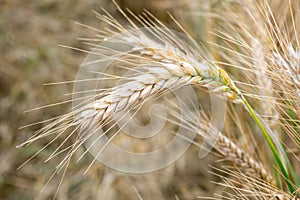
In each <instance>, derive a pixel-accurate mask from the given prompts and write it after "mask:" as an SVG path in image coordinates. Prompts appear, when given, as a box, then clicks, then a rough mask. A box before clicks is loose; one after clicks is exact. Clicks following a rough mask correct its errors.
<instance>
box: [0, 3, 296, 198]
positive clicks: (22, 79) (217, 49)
mask: <svg viewBox="0 0 300 200" xmlns="http://www.w3.org/2000/svg"><path fill="white" fill-rule="evenodd" d="M117 4H118V5H120V6H121V8H123V9H125V8H127V7H128V8H129V9H130V10H131V11H132V12H133V13H135V14H137V15H138V14H141V13H142V12H143V9H147V10H149V11H150V12H151V13H153V15H155V16H156V17H157V18H158V19H159V20H160V21H162V22H163V23H164V24H165V25H166V26H167V27H168V28H170V29H175V30H177V31H180V28H179V27H178V26H177V25H176V23H175V22H174V20H172V18H171V17H170V16H169V15H168V12H170V13H171V14H172V15H173V16H174V18H175V19H176V20H177V21H178V22H179V23H180V24H181V25H182V26H183V27H184V28H185V29H186V30H187V31H188V32H189V33H190V34H191V35H192V37H193V38H194V39H195V40H196V41H197V42H199V43H201V44H203V46H204V47H205V48H207V51H208V52H210V54H211V57H212V58H213V59H214V60H215V62H216V63H217V64H219V65H220V66H221V67H222V68H223V69H224V70H225V71H227V72H228V74H229V76H230V77H231V78H233V79H234V80H235V81H236V82H235V83H236V85H237V87H238V88H239V89H240V90H241V91H242V92H243V93H244V94H245V96H246V98H247V99H248V100H249V102H250V104H251V105H252V106H253V107H254V108H255V110H256V111H257V112H258V113H259V114H260V116H261V117H262V118H263V119H264V120H265V122H266V123H267V124H268V126H269V127H270V128H271V129H272V131H274V132H276V134H277V136H278V138H279V140H280V141H281V142H282V143H283V144H284V145H283V146H284V148H285V149H286V152H287V155H288V157H289V159H290V162H291V165H292V166H293V168H294V170H295V173H296V176H297V177H298V179H299V177H300V167H299V166H300V165H299V163H300V157H299V144H300V142H299V141H300V137H299V128H300V123H299V120H300V118H299V116H300V101H299V98H300V93H299V91H300V85H297V83H298V84H299V82H300V46H299V40H298V37H300V34H299V33H300V30H299V29H300V28H299V21H298V20H300V13H299V12H300V3H299V1H297V0H294V1H292V0H291V1H288V0H286V1H280V0H272V1H254V0H246V1H231V0H222V1H220V0H213V1H205V0H197V1H189V0H183V1H177V0H175V1H171V0H153V1H147V2H144V1H130V0H120V1H117ZM264 5H268V6H264ZM101 7H103V8H104V9H105V10H107V11H108V12H109V13H110V14H111V15H112V16H113V17H114V18H116V19H117V20H119V21H120V22H122V23H126V20H125V19H124V17H122V15H121V14H120V12H118V11H117V8H116V6H115V5H114V4H113V3H112V1H110V0H97V1H96V0H91V1H83V0H72V1H60V0H41V1H29V0H24V1H18V0H6V1H5V0H3V1H0V51H1V59H0V66H1V67H0V71H1V75H2V76H1V79H0V87H1V89H0V90H1V93H0V95H1V104H0V105H1V109H0V116H1V122H0V148H1V151H0V199H8V200H9V199H52V198H53V197H55V195H56V192H57V187H58V186H59V190H58V192H57V195H56V199H144V200H147V199H197V198H202V199H209V198H215V199H293V198H294V199H296V197H297V194H299V192H300V191H299V188H295V190H296V192H295V194H292V195H291V194H289V190H288V187H287V185H286V183H285V182H284V181H283V180H282V179H280V177H279V176H280V175H279V174H280V172H278V171H279V169H278V167H277V166H276V164H275V163H274V159H273V158H272V153H271V151H270V150H269V148H268V146H267V144H266V142H265V141H264V139H263V136H262V135H261V134H260V131H259V129H258V127H257V125H256V124H255V122H254V121H253V120H252V118H251V116H249V114H247V113H246V112H245V110H244V108H243V107H242V106H240V105H236V104H234V103H231V102H228V110H227V117H226V121H225V125H224V128H223V131H222V132H223V133H224V134H225V135H226V137H228V138H229V139H230V140H232V141H234V143H235V144H236V145H237V147H238V148H241V149H243V151H245V152H247V153H248V154H249V156H250V158H251V159H252V158H253V160H254V161H256V160H257V161H259V162H261V163H262V165H263V167H265V168H266V169H267V173H270V174H271V175H272V176H273V178H274V180H275V181H277V186H275V187H274V186H269V185H267V184H265V185H264V184H260V183H261V182H262V181H261V180H260V179H259V178H257V177H251V176H248V174H247V173H246V172H245V171H243V170H244V168H242V167H240V166H241V165H240V163H239V161H240V160H239V157H237V158H236V157H234V158H235V159H236V160H239V161H237V162H235V161H232V159H224V157H223V156H224V155H225V156H228V155H232V154H230V153H232V152H230V150H232V149H233V148H232V147H233V146H232V145H231V144H230V145H231V146H230V147H231V148H229V150H228V149H227V150H228V151H229V153H228V154H227V153H224V151H222V150H221V151H218V150H215V151H214V152H212V153H210V154H209V155H208V156H207V157H205V158H203V159H199V157H198V152H199V147H198V146H197V144H201V141H202V139H201V136H197V137H196V139H195V145H192V146H191V147H190V148H189V149H188V150H187V151H186V152H185V153H184V155H183V156H182V157H180V159H178V160H177V161H176V162H175V163H173V164H172V165H170V166H168V167H166V168H163V169H161V170H158V171H155V172H151V173H146V174H138V175H136V174H129V173H121V172H118V171H116V170H113V169H110V168H108V167H106V166H104V165H103V164H101V163H98V162H96V163H95V164H94V165H93V166H92V167H91V168H90V170H89V171H88V172H87V174H85V175H84V172H85V170H86V168H87V163H90V162H91V161H92V160H93V158H92V156H90V155H86V156H85V157H83V159H82V160H80V161H79V162H76V159H74V160H71V161H70V163H69V167H68V170H67V171H66V175H65V178H64V180H63V181H62V182H61V176H59V175H58V176H54V177H53V179H52V180H51V181H50V182H49V183H48V184H47V186H46V187H45V189H44V190H43V191H42V192H40V191H41V190H42V189H43V187H44V186H45V184H46V183H47V181H48V180H49V177H51V174H52V173H53V170H54V169H55V167H56V166H57V164H58V163H59V162H60V161H61V159H62V158H63V155H59V156H57V157H55V158H53V159H51V160H50V161H49V162H46V163H44V161H45V160H46V159H47V158H48V156H49V155H50V154H51V153H52V152H53V151H55V149H56V148H57V147H58V146H59V145H60V143H61V142H62V141H63V140H64V139H65V137H66V136H63V137H61V138H59V140H57V141H55V142H54V143H53V144H52V145H49V146H48V147H47V148H46V149H45V150H44V151H42V152H41V153H39V154H38V155H37V156H36V157H35V158H33V159H32V160H31V161H30V162H28V163H27V164H26V165H24V166H23V167H22V168H21V169H19V170H17V168H18V167H19V166H20V165H21V164H22V163H24V162H25V161H26V160H27V159H28V158H29V157H30V156H31V155H33V154H35V153H36V152H38V151H39V150H40V149H42V148H43V147H44V146H45V145H47V143H48V142H49V141H50V139H47V138H43V139H41V140H37V141H35V142H33V143H32V144H30V145H29V146H28V147H24V148H20V149H16V146H17V145H19V144H21V143H22V142H24V141H26V139H28V138H30V137H31V136H32V135H33V133H34V131H36V130H38V129H40V128H42V127H43V126H44V124H38V125H36V126H32V127H29V128H25V129H19V127H22V126H24V125H27V124H31V123H34V122H38V121H42V120H47V119H49V118H52V117H56V116H59V115H63V114H65V113H66V112H69V110H70V108H71V105H69V104H64V105H58V106H54V107H49V108H45V109H37V110H36V111H33V112H28V113H25V114H24V113H23V112H24V111H25V110H28V109H31V108H36V107H39V106H43V105H47V104H51V103H55V102H60V101H66V100H68V99H69V97H68V96H66V95H65V94H67V93H71V92H72V89H73V88H72V87H73V86H72V84H61V85H51V86H44V85H43V84H45V83H52V82H60V81H66V80H74V79H75V76H76V72H77V70H78V67H79V65H80V64H81V63H82V61H83V59H84V57H85V56H86V54H85V53H83V52H80V51H76V50H72V49H66V48H61V47H58V45H60V44H62V45H68V46H72V47H76V48H81V49H85V48H86V46H85V44H83V43H82V41H79V40H77V38H86V37H87V38H88V37H90V38H93V37H94V32H93V31H91V30H88V29H86V28H83V27H80V26H78V25H76V24H75V23H74V21H76V22H80V23H83V24H87V25H90V26H92V27H95V28H97V29H100V30H101V29H104V27H107V24H105V23H104V22H103V21H100V20H99V19H97V18H96V16H95V14H94V13H93V12H92V11H93V10H95V11H97V12H99V13H102V10H101ZM269 8H270V10H271V12H272V13H273V14H274V20H273V18H272V17H271V15H268V14H266V13H267V12H266V11H268V9H269ZM266 16H268V17H270V18H267V17H266ZM251 17H252V18H251ZM268 20H269V21H268ZM274 21H276V22H277V24H274ZM272 27H275V28H272ZM271 30H274V31H273V32H272V31H271ZM268 31H270V32H268ZM279 31H281V34H282V35H280V34H279ZM291 46H292V48H291ZM292 49H294V51H293V50H292ZM276 59H277V60H276ZM289 66H293V67H294V68H289ZM287 69H292V70H291V71H290V72H289V73H287V72H286V70H287ZM205 92H206V91H199V93H197V95H198V96H199V99H203V97H205V96H206V95H207V94H206V93H205ZM297 95H298V96H297ZM201 104H202V106H203V107H206V106H209V102H207V101H204V102H201ZM140 117H141V119H143V117H145V118H147V116H143V115H141V116H140ZM145 121H147V120H145ZM69 132H71V131H69ZM67 133H68V132H67ZM167 134H169V133H167V131H166V135H167ZM165 140H166V138H165V137H164V136H162V137H161V138H160V141H162V142H164V141H165ZM75 141H76V138H75V137H73V138H72V137H71V139H70V140H68V141H67V145H71V144H72V143H73V142H75ZM222 141H223V143H221V147H223V146H222V145H224V144H227V143H229V142H228V141H227V140H226V139H224V140H222ZM224 141H226V142H227V143H226V142H224ZM143 143H145V142H142V143H136V144H137V147H136V148H137V149H139V148H141V149H143V146H142V145H143ZM151 144H152V143H151ZM154 144H155V141H154ZM138 145H140V146H138ZM225 147H226V148H227V147H228V146H226V145H225ZM84 151H85V150H84V149H83V148H82V149H79V151H78V152H76V154H75V157H76V156H77V157H79V156H80V155H81V153H83V152H84ZM237 152H239V151H238V150H237ZM240 154H241V153H240ZM242 155H243V156H242V157H243V159H245V160H246V161H245V162H250V161H249V160H251V159H250V158H248V157H247V156H244V153H243V154H242ZM235 156H236V155H235ZM245 157H246V158H245ZM254 161H252V160H251V163H253V162H254ZM255 166H256V165H255ZM239 167H240V168H239ZM247 167H249V166H247ZM251 167H252V164H250V168H251ZM251 173H252V172H251ZM295 185H296V184H295ZM239 188H240V189H239ZM243 189H244V190H243ZM265 190H266V191H265Z"/></svg>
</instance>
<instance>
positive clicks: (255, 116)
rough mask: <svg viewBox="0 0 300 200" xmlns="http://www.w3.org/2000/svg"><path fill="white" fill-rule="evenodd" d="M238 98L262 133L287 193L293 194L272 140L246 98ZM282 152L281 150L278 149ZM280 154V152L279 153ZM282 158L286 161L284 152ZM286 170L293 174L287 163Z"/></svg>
mask: <svg viewBox="0 0 300 200" xmlns="http://www.w3.org/2000/svg"><path fill="white" fill-rule="evenodd" d="M240 98H241V99H242V101H243V103H244V105H245V106H246V108H247V110H248V112H249V114H250V115H251V117H252V118H253V120H254V121H255V123H256V124H257V125H258V127H259V129H260V130H261V132H262V133H263V135H264V137H265V140H266V141H267V143H268V145H269V147H270V149H271V151H272V153H273V155H274V157H275V159H276V162H277V164H278V166H279V168H280V170H281V173H282V175H283V176H284V179H285V180H286V183H287V185H288V188H289V191H290V193H291V194H293V193H294V192H295V189H294V187H293V185H292V183H291V180H290V177H289V174H288V171H287V170H286V168H285V167H284V164H283V162H282V160H281V159H280V156H279V154H278V151H277V149H276V147H275V146H274V144H273V142H272V139H271V138H270V136H269V134H268V132H267V130H266V129H265V126H264V125H263V123H262V122H261V120H260V119H259V118H258V116H257V115H256V113H255V112H254V110H253V108H252V107H251V106H250V104H249V103H248V101H247V100H246V98H245V97H244V96H243V95H240ZM280 149H282V150H283V148H280ZM281 152H282V151H281ZM282 153H283V156H284V157H285V160H287V161H288V158H287V155H286V154H285V152H284V151H283V152H282ZM288 165H289V166H288V168H289V170H290V171H291V174H294V170H293V168H292V167H291V166H290V163H289V162H288ZM293 178H294V179H295V184H296V185H298V181H297V179H296V178H295V177H293Z"/></svg>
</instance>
